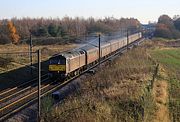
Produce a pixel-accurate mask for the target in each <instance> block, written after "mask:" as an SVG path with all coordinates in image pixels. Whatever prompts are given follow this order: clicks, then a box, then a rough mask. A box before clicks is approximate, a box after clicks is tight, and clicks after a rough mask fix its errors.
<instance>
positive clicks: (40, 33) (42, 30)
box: [37, 26, 48, 36]
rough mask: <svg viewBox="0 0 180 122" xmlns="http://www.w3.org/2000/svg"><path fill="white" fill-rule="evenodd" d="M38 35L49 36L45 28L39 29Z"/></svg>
mask: <svg viewBox="0 0 180 122" xmlns="http://www.w3.org/2000/svg"><path fill="white" fill-rule="evenodd" d="M37 35H38V36H47V35H48V31H47V28H46V27H44V26H41V27H39V29H38V31H37Z"/></svg>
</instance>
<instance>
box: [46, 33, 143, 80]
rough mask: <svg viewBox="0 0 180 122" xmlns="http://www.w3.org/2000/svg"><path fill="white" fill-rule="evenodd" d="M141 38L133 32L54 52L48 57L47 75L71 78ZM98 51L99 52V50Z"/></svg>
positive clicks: (140, 35)
mask: <svg viewBox="0 0 180 122" xmlns="http://www.w3.org/2000/svg"><path fill="white" fill-rule="evenodd" d="M141 38H142V33H141V32H138V33H134V34H131V35H129V36H127V37H121V38H118V39H112V40H108V41H104V42H101V43H100V48H99V46H98V43H97V42H96V43H95V44H87V45H84V46H82V47H79V48H76V49H72V50H69V51H65V52H61V53H59V54H55V55H53V56H52V57H50V58H49V68H48V69H49V77H50V78H53V79H55V78H60V79H66V78H71V77H73V76H76V75H78V74H80V73H81V72H83V71H85V70H86V69H88V68H90V67H92V66H93V65H96V64H97V63H98V62H99V59H100V60H103V59H105V58H107V57H108V56H110V55H112V54H113V53H116V52H117V51H119V50H120V49H121V48H123V47H125V46H127V44H130V43H133V42H134V41H137V40H139V39H141ZM99 51H100V52H99Z"/></svg>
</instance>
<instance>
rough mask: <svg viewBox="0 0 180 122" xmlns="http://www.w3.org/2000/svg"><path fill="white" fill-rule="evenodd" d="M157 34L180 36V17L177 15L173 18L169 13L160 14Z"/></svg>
mask: <svg viewBox="0 0 180 122" xmlns="http://www.w3.org/2000/svg"><path fill="white" fill-rule="evenodd" d="M155 36H156V37H162V38H168V39H177V38H180V17H179V16H175V17H174V18H173V19H172V18H170V17H169V16H168V15H162V16H160V17H159V19H158V23H157V25H156V30H155Z"/></svg>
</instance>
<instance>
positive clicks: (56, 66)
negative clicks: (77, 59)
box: [49, 56, 66, 71]
mask: <svg viewBox="0 0 180 122" xmlns="http://www.w3.org/2000/svg"><path fill="white" fill-rule="evenodd" d="M65 70H66V59H65V58H64V57H63V56H57V57H53V58H50V59H49V71H65Z"/></svg>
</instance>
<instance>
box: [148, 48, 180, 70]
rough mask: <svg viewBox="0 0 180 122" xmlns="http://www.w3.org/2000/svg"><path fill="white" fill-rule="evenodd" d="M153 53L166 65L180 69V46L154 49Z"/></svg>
mask: <svg viewBox="0 0 180 122" xmlns="http://www.w3.org/2000/svg"><path fill="white" fill-rule="evenodd" d="M152 55H153V57H154V58H155V59H156V60H157V61H158V62H160V63H162V64H163V65H164V66H165V67H167V68H170V69H174V68H175V69H176V70H180V48H174V49H156V50H154V51H152Z"/></svg>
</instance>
